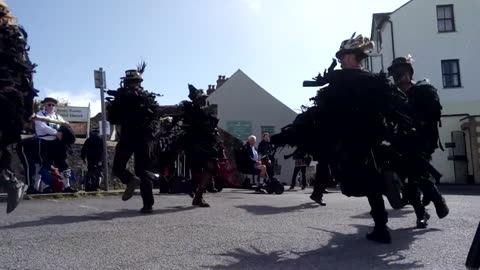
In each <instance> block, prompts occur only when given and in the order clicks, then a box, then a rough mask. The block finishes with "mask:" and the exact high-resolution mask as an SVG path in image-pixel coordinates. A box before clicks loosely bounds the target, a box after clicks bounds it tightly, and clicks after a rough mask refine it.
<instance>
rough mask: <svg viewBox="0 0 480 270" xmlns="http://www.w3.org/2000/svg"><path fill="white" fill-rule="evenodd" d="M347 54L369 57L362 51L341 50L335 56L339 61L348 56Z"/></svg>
mask: <svg viewBox="0 0 480 270" xmlns="http://www.w3.org/2000/svg"><path fill="white" fill-rule="evenodd" d="M347 54H359V55H362V56H364V57H368V54H367V53H366V52H364V51H363V50H361V49H343V50H339V51H338V52H337V53H336V54H335V57H337V59H339V58H341V57H342V56H344V55H347Z"/></svg>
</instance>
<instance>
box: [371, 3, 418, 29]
mask: <svg viewBox="0 0 480 270" xmlns="http://www.w3.org/2000/svg"><path fill="white" fill-rule="evenodd" d="M413 1H414V0H409V1H407V2H406V3H405V4H403V5H401V6H400V7H398V8H397V9H395V10H394V11H392V12H383V13H374V14H373V16H372V30H371V33H370V38H373V35H374V33H375V30H376V29H378V28H380V27H382V25H383V24H384V23H385V22H386V21H387V20H388V18H389V17H390V16H391V15H392V14H393V13H395V12H397V11H399V10H400V9H402V8H403V7H405V6H407V5H408V4H410V3H411V2H413Z"/></svg>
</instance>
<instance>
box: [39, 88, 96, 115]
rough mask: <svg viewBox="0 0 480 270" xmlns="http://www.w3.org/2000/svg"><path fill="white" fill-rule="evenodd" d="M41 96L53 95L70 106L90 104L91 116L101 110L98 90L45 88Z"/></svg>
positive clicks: (86, 105)
mask: <svg viewBox="0 0 480 270" xmlns="http://www.w3.org/2000/svg"><path fill="white" fill-rule="evenodd" d="M41 94H42V95H41V96H42V97H53V98H56V99H59V100H65V101H68V105H70V106H79V107H88V105H89V104H90V115H91V116H92V117H93V116H95V115H97V114H98V113H99V112H101V110H102V107H101V106H102V105H101V102H100V92H99V91H98V90H95V89H93V90H80V91H57V90H51V89H46V90H44V91H42V93H41Z"/></svg>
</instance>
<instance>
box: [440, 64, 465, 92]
mask: <svg viewBox="0 0 480 270" xmlns="http://www.w3.org/2000/svg"><path fill="white" fill-rule="evenodd" d="M442 79H443V88H456V87H461V86H462V82H461V81H460V64H459V60H458V59H455V60H442Z"/></svg>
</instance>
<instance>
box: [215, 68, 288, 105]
mask: <svg viewBox="0 0 480 270" xmlns="http://www.w3.org/2000/svg"><path fill="white" fill-rule="evenodd" d="M239 76H242V77H245V78H246V79H248V80H250V81H251V82H252V83H254V84H255V85H256V86H258V89H260V90H262V91H264V92H265V93H266V94H267V95H269V96H270V97H271V98H272V99H273V100H275V101H276V102H278V103H279V104H280V105H281V106H283V107H285V108H288V109H289V110H290V111H292V112H293V113H294V114H297V112H295V111H294V110H293V109H292V108H290V107H288V106H287V105H285V103H283V102H281V101H280V100H279V99H277V98H276V97H275V96H273V95H272V94H270V93H269V92H268V91H267V90H265V89H264V88H263V87H262V86H260V85H259V84H258V83H257V82H255V81H254V80H253V79H252V78H250V77H249V76H248V75H247V74H245V72H243V71H242V70H241V69H238V70H237V71H236V72H235V73H233V74H232V76H230V78H229V79H228V80H227V81H226V82H224V83H223V84H222V85H221V86H220V87H219V88H217V89H216V90H215V92H213V93H212V94H211V95H215V93H218V91H221V90H222V88H224V86H225V85H228V84H229V83H230V82H232V78H235V77H239Z"/></svg>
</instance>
